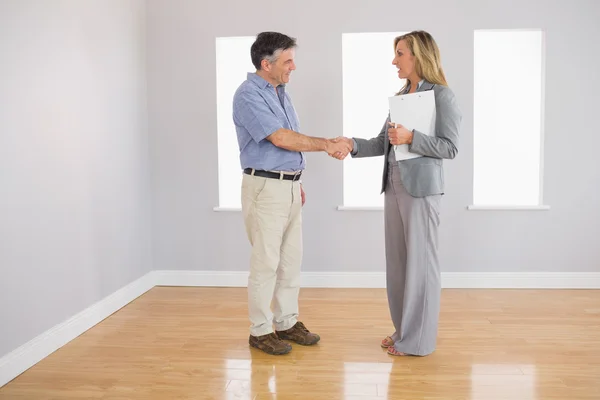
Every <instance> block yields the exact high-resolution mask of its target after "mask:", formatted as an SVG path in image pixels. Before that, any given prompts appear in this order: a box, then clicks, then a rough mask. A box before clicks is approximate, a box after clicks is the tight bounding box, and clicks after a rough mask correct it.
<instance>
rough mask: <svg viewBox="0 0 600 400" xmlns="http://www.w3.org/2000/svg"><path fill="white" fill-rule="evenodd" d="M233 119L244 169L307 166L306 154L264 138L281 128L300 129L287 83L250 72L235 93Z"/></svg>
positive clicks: (294, 168) (293, 169)
mask: <svg viewBox="0 0 600 400" xmlns="http://www.w3.org/2000/svg"><path fill="white" fill-rule="evenodd" d="M233 122H234V124H235V130H236V132H237V139H238V144H239V149H240V164H241V167H242V169H244V168H255V169H262V170H268V171H299V170H303V169H304V167H305V159H304V155H303V154H302V153H301V152H297V151H290V150H286V149H282V148H280V147H277V146H275V145H274V144H273V143H271V142H270V141H269V140H267V139H265V138H266V137H267V136H269V135H270V134H272V133H274V132H275V131H277V130H278V129H280V128H285V129H289V130H292V131H295V132H298V131H299V130H300V123H299V121H298V115H297V114H296V110H294V106H293V105H292V100H291V98H290V96H289V94H287V93H286V92H285V85H280V86H278V87H277V92H276V91H275V87H273V85H271V84H270V83H269V82H267V81H266V80H264V79H263V78H262V77H260V76H258V75H257V74H256V73H248V79H247V80H245V81H244V82H243V83H242V84H241V85H240V87H239V88H238V89H237V91H236V92H235V95H234V96H233Z"/></svg>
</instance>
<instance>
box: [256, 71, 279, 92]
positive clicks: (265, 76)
mask: <svg viewBox="0 0 600 400" xmlns="http://www.w3.org/2000/svg"><path fill="white" fill-rule="evenodd" d="M256 75H258V76H260V77H261V78H263V79H264V80H265V81H267V82H269V83H270V84H271V85H272V86H273V87H274V88H276V89H277V86H279V83H277V82H275V81H274V80H273V79H271V78H270V77H269V75H268V74H267V73H266V72H265V71H263V70H262V69H261V70H259V71H256Z"/></svg>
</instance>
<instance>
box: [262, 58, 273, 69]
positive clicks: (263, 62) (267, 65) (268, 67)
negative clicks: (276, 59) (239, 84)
mask: <svg viewBox="0 0 600 400" xmlns="http://www.w3.org/2000/svg"><path fill="white" fill-rule="evenodd" d="M260 66H261V67H262V70H263V71H266V72H269V71H271V64H269V62H268V61H267V60H266V59H264V58H263V59H262V61H261V62H260Z"/></svg>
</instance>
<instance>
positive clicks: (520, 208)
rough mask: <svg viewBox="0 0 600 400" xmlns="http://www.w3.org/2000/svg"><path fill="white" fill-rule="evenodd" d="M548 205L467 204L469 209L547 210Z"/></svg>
mask: <svg viewBox="0 0 600 400" xmlns="http://www.w3.org/2000/svg"><path fill="white" fill-rule="evenodd" d="M549 209H550V206H548V205H538V206H491V205H490V206H477V205H474V204H471V205H470V206H467V210H470V211H546V210H549Z"/></svg>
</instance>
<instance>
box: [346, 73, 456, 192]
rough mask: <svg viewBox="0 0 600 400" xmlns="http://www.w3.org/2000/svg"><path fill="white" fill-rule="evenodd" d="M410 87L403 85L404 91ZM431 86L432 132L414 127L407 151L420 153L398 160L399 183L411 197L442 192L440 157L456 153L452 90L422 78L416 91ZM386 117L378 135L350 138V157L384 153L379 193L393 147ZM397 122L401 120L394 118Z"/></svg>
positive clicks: (441, 162)
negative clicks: (432, 93) (433, 123)
mask: <svg viewBox="0 0 600 400" xmlns="http://www.w3.org/2000/svg"><path fill="white" fill-rule="evenodd" d="M409 89H410V88H407V89H406V91H405V93H406V92H408V90H409ZM425 90H433V91H434V92H435V105H436V127H435V136H427V135H425V134H423V133H421V132H419V131H417V130H415V131H414V136H413V140H412V143H411V144H410V145H409V151H410V152H412V153H417V154H421V155H423V156H424V157H418V158H412V159H410V160H402V161H398V167H399V169H400V177H401V180H402V184H403V185H404V187H405V188H406V190H407V191H408V193H410V194H411V195H412V196H414V197H424V196H429V195H433V194H443V193H444V170H443V159H444V158H447V159H452V158H454V157H455V156H456V154H457V153H458V136H459V130H460V124H461V121H462V113H461V111H460V109H459V107H458V105H457V102H456V97H455V96H454V92H453V91H452V90H451V89H450V88H449V87H447V86H443V85H434V84H432V83H429V82H427V81H423V83H422V84H421V86H420V87H419V88H418V89H417V91H419V92H421V91H425ZM388 122H390V117H389V114H388V117H387V119H386V120H385V123H384V125H383V127H382V128H381V132H380V133H379V135H378V136H376V137H374V138H372V139H360V138H353V139H354V141H355V148H354V149H353V151H352V153H351V156H352V157H356V158H359V157H374V156H381V155H384V156H385V157H384V160H383V178H382V186H381V192H382V193H383V192H384V190H385V186H386V181H387V172H388V168H387V164H388V153H389V151H390V150H392V151H393V148H392V145H391V144H390V140H389V138H388V128H389V125H388ZM394 122H396V123H398V124H401V123H402V121H394Z"/></svg>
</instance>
